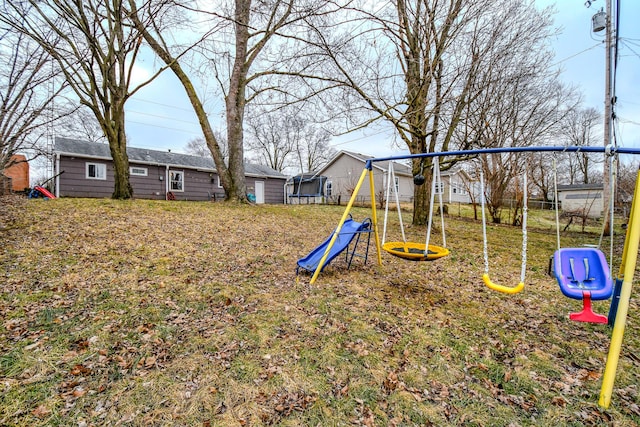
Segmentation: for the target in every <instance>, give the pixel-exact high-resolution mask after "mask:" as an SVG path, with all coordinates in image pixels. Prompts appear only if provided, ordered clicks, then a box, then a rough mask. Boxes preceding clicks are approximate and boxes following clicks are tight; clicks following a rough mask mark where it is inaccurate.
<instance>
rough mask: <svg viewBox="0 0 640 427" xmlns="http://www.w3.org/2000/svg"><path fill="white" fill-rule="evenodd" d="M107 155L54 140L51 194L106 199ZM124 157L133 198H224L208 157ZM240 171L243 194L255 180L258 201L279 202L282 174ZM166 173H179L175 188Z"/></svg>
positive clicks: (138, 152) (110, 174) (133, 153)
mask: <svg viewBox="0 0 640 427" xmlns="http://www.w3.org/2000/svg"><path fill="white" fill-rule="evenodd" d="M108 150H109V149H108V146H107V145H106V144H97V143H89V142H85V141H78V140H71V139H66V138H56V153H57V161H56V173H59V172H62V173H61V174H60V175H59V176H58V177H57V178H56V192H57V195H58V196H59V197H111V194H112V193H113V187H114V171H113V162H112V160H111V157H110V153H109V151H108ZM127 153H128V154H129V167H130V172H131V173H130V176H129V182H130V183H131V186H132V188H133V196H134V197H135V198H142V199H160V200H164V199H165V198H166V197H167V193H169V192H170V193H171V195H172V196H173V198H174V199H175V200H192V201H207V200H221V199H222V198H224V189H223V188H222V186H221V185H220V180H219V177H218V174H217V173H216V171H215V165H214V164H213V160H212V159H210V158H209V159H207V158H204V157H197V156H189V155H185V154H180V153H171V152H163V151H155V150H145V149H139V148H131V147H129V148H127ZM88 165H90V166H88ZM245 170H246V172H247V173H246V184H247V188H248V189H249V192H253V191H252V189H253V188H255V187H256V184H255V183H256V181H258V182H261V183H262V188H263V189H264V194H263V195H264V198H263V199H261V200H263V202H264V203H273V204H277V203H284V185H285V183H286V177H285V176H284V175H282V174H281V173H279V172H277V171H274V170H272V169H270V168H267V167H265V166H260V165H252V164H245ZM133 172H138V173H139V174H136V173H133ZM171 172H176V173H178V174H179V176H180V178H181V181H179V183H180V185H176V186H175V187H173V186H172V180H171V176H172V175H171ZM179 187H181V188H179Z"/></svg>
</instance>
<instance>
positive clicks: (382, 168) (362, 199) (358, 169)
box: [315, 151, 471, 203]
mask: <svg viewBox="0 0 640 427" xmlns="http://www.w3.org/2000/svg"><path fill="white" fill-rule="evenodd" d="M373 158H374V157H372V156H368V155H366V154H360V153H354V152H351V151H340V152H338V153H337V154H336V155H335V156H334V157H333V158H332V159H331V160H330V161H329V162H328V163H327V164H326V165H325V166H324V167H323V168H322V169H320V170H319V171H317V172H316V174H315V175H316V176H323V177H326V179H325V182H324V195H323V196H324V198H325V199H326V201H328V202H333V203H337V202H341V203H346V201H348V200H349V198H350V197H351V194H352V193H353V190H354V189H355V187H356V185H357V183H358V180H359V179H360V176H361V175H362V171H363V170H364V168H365V164H366V162H367V161H368V160H371V159H373ZM390 163H391V162H389V161H383V162H374V163H373V164H372V171H373V176H374V187H375V194H376V199H378V200H380V198H382V197H384V195H385V192H386V189H387V179H388V176H389V165H390ZM393 171H394V175H395V186H396V189H397V191H398V197H399V200H400V201H401V202H405V203H410V202H412V201H413V188H414V183H413V174H412V172H411V167H410V166H409V165H408V164H406V163H400V162H395V161H394V162H393ZM441 177H442V184H441V187H440V189H437V190H436V191H438V190H439V191H442V194H443V202H445V203H452V202H455V203H458V202H460V203H470V202H471V198H470V197H469V193H468V191H467V188H468V187H469V182H471V179H470V177H469V175H467V173H466V172H464V171H463V170H459V169H455V170H448V171H442V172H441ZM356 201H357V202H358V203H370V202H371V189H370V186H369V180H368V179H365V180H364V182H363V184H362V187H361V188H360V191H359V193H358V198H357V200H356Z"/></svg>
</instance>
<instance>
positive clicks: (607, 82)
mask: <svg viewBox="0 0 640 427" xmlns="http://www.w3.org/2000/svg"><path fill="white" fill-rule="evenodd" d="M594 1H595V0H587V2H586V3H585V5H586V6H587V7H590V6H591V4H592V3H593V2H594ZM605 9H606V11H605V12H603V11H602V10H601V11H600V12H598V13H596V14H595V15H594V16H593V31H594V32H596V33H597V32H600V31H602V30H603V29H604V30H605V36H604V44H605V61H604V114H603V116H604V128H603V133H604V146H605V147H607V146H609V145H610V144H611V125H612V123H611V122H612V120H613V108H612V104H613V96H612V93H611V87H612V76H611V58H612V38H613V25H612V20H611V17H612V13H611V0H606V4H605ZM602 18H604V28H603V26H602V25H601V21H602ZM609 160H610V159H609V158H605V161H604V170H603V177H602V178H603V179H602V181H603V186H604V188H603V189H602V205H603V211H604V212H603V218H604V227H603V228H604V230H603V232H604V234H608V233H609V232H610V231H611V218H610V216H609V209H608V206H609V205H610V203H611V198H612V197H613V194H611V193H612V192H611V180H610V175H611V164H610V163H609Z"/></svg>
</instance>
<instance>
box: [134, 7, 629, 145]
mask: <svg viewBox="0 0 640 427" xmlns="http://www.w3.org/2000/svg"><path fill="white" fill-rule="evenodd" d="M613 1H614V2H615V0H613ZM591 2H592V5H591V7H589V8H587V7H586V6H585V0H536V1H535V3H536V6H537V7H539V8H543V7H546V6H553V7H554V8H555V10H556V13H555V14H554V23H555V26H556V27H558V29H559V34H558V35H557V37H555V38H554V39H552V40H550V43H551V46H552V47H553V49H554V50H555V53H556V64H558V65H559V66H560V67H561V69H562V76H561V78H562V80H563V81H565V82H566V83H570V84H574V85H576V86H578V87H579V89H580V90H581V92H582V93H583V95H584V107H595V108H597V109H598V110H599V111H603V109H604V93H605V92H604V91H605V78H604V74H605V71H604V70H605V48H604V32H601V33H599V34H596V33H593V32H592V31H591V18H592V16H593V15H594V14H595V13H596V12H598V11H599V10H600V9H601V8H604V7H605V0H591ZM620 3H621V5H620V25H619V40H620V41H619V60H618V66H617V73H616V95H617V106H616V115H617V117H618V130H617V135H618V136H619V137H618V139H617V141H618V144H619V145H620V146H624V147H640V26H639V25H637V21H638V19H639V18H640V1H638V0H620ZM634 21H636V22H634ZM148 61H153V60H148ZM141 67H142V68H145V67H148V68H149V69H154V68H157V67H158V64H157V63H148V64H145V63H142V64H141ZM141 72H142V73H143V74H144V71H141ZM221 102H222V101H221V100H219V101H217V104H215V103H214V104H212V105H211V108H212V110H217V111H221V110H222V105H221ZM126 112H127V135H128V137H129V141H130V142H129V143H130V145H131V146H133V147H141V148H152V149H160V150H165V149H166V150H169V149H170V150H171V151H174V152H184V148H185V146H186V144H187V142H188V141H189V140H191V139H193V138H197V137H198V136H200V135H201V132H200V128H199V125H198V122H197V120H196V117H195V114H194V113H193V111H192V109H191V106H190V104H189V101H188V99H187V96H186V95H185V94H184V90H183V89H182V86H181V85H180V83H179V82H178V81H177V79H176V78H175V77H174V76H173V74H172V73H171V72H170V71H167V72H165V73H163V74H162V75H161V76H160V77H159V78H158V79H157V80H155V81H154V82H153V83H151V84H150V85H149V86H147V87H145V88H143V89H142V90H141V91H139V92H138V93H136V94H135V95H134V96H133V97H132V98H131V99H130V101H128V103H127V107H126ZM223 120H224V118H223V117H222V116H221V115H220V114H219V113H218V114H216V115H215V116H214V117H211V122H212V124H213V126H214V128H216V127H220V123H223ZM365 144H366V145H365ZM332 145H333V146H334V147H335V149H336V150H350V151H356V152H360V153H363V154H369V155H373V156H376V157H386V156H389V155H399V154H401V153H403V152H406V150H404V151H403V150H402V149H401V148H398V147H397V145H396V146H394V144H393V134H392V132H391V131H381V130H380V129H375V130H365V131H360V132H357V133H353V134H348V135H343V136H341V137H337V138H334V139H333V140H332Z"/></svg>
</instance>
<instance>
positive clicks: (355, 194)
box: [309, 169, 377, 285]
mask: <svg viewBox="0 0 640 427" xmlns="http://www.w3.org/2000/svg"><path fill="white" fill-rule="evenodd" d="M367 172H368V170H367V169H364V170H363V171H362V175H360V179H359V180H358V184H357V185H356V188H355V190H353V194H352V195H351V199H350V200H349V203H348V204H347V208H346V209H345V210H344V214H342V218H341V219H340V222H339V223H338V227H336V231H335V232H334V233H333V237H332V238H331V240H330V241H329V244H328V245H327V249H325V251H324V255H323V256H322V258H320V262H319V263H318V267H317V268H316V271H314V273H313V276H312V277H311V280H310V281H309V284H310V285H313V284H314V283H315V281H316V279H317V278H318V276H319V275H320V272H321V271H322V267H324V263H325V262H327V257H328V256H329V253H330V252H331V248H333V245H334V244H335V243H336V240H337V239H338V235H339V234H340V230H342V226H343V225H344V222H345V221H346V220H347V217H348V216H349V211H351V208H352V207H353V203H354V202H355V200H356V197H358V192H359V191H360V187H362V183H363V182H364V179H365V178H366V176H367ZM372 203H375V200H373V201H372ZM376 236H377V233H376ZM376 240H377V237H376Z"/></svg>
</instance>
